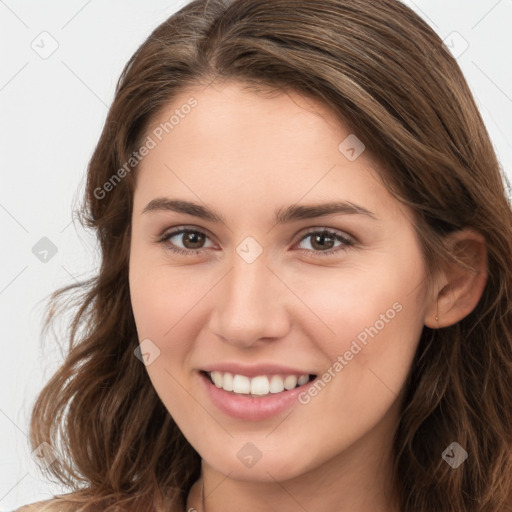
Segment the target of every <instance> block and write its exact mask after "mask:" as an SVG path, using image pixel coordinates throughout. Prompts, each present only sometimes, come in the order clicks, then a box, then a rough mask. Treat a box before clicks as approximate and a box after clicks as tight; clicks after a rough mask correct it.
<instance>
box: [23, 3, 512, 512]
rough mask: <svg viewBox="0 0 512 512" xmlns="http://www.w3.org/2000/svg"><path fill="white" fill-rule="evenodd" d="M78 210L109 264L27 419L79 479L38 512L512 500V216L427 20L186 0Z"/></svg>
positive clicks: (464, 89)
mask: <svg viewBox="0 0 512 512" xmlns="http://www.w3.org/2000/svg"><path fill="white" fill-rule="evenodd" d="M83 212H84V217H83V218H84V223H86V224H87V225H88V226H90V227H93V228H94V229H95V230H96V231H97V234H98V238H99V241H100V244H101V251H102V264H101V268H100V271H99V274H98V276H97V277H96V278H94V279H92V280H91V281H89V282H87V283H82V284H81V285H80V286H79V287H77V286H73V285H72V286H70V287H68V288H66V289H64V290H61V291H60V292H59V293H58V294H56V297H55V299H57V298H58V297H62V298H63V297H65V293H66V292H67V291H70V290H73V289H75V288H77V289H78V290H79V289H83V292H84V295H83V296H81V298H79V299H78V300H79V301H81V303H79V304H80V307H79V311H78V313H77V316H76V318H75V321H74V323H73V325H72V326H71V343H72V345H71V349H70V352H69V355H68V356H67V359H66V361H65V362H64V364H63V366H62V367H61V368H60V369H59V370H58V372H57V373H56V374H55V375H54V376H53V377H52V379H51V380H50V381H49V383H48V384H47V385H46V386H45V388H44V389H43V390H42V392H41V394H40V396H39V397H38V400H37V402H36V404H35V406H34V410H33V415H32V424H31V440H32V446H33V449H36V448H37V447H38V446H40V445H41V444H42V443H48V444H49V445H50V446H51V448H52V450H53V451H54V453H55V455H56V456H57V459H56V460H55V461H53V462H52V463H51V464H49V465H48V470H49V472H51V474H53V475H55V476H56V477H58V478H59V479H60V480H61V481H62V482H63V483H65V484H67V485H69V486H70V487H71V489H72V490H73V492H70V493H69V494H66V495H62V496H58V497H56V498H55V499H53V500H50V501H48V502H44V503H39V504H34V505H32V506H31V507H30V508H26V510H73V511H75V510H77V511H78V510H80V511H92V510H102V511H103V510H105V511H114V510H123V511H127V510H129V511H132V510H133V511H146V510H147V511H153V510H158V511H171V510H172V511H183V510H189V511H193V510H196V511H207V512H216V511H220V510H223V511H231V510H246V511H251V512H256V511H263V510H283V511H289V512H292V511H299V510H314V509H317V510H325V511H331V510H332V511H338V510H351V511H352V512H362V511H367V510H372V511H393V512H395V511H396V512H398V511H400V512H412V511H414V512H417V511H422V512H433V511H436V512H445V511H446V512H448V511H450V512H462V511H464V512H469V511H472V512H477V511H478V512H484V511H497V510H507V506H508V505H509V504H510V501H511V498H510V494H511V492H512V449H511V448H512V447H511V443H512V439H511V433H512V417H511V413H510V411H511V406H512V392H511V390H510V386H509V383H510V379H511V377H512V375H511V372H512V334H511V332H512V298H511V296H510V293H509V290H510V289H511V284H512V265H511V263H510V253H511V251H512V212H511V208H510V205H509V204H508V202H507V200H506V197H505V191H504V185H503V179H502V176H501V174H500V169H499V164H498V162H497V159H496V156H495V154H494V152H493V148H492V145H491V142H490V140H489V137H488V134H487V132H486V130H485V127H484V124H483V122H482V119H481V117H480V115H479V113H478V110H477V108H476V106H475V103H474V101H473V98H472V95H471V93H470V91H469V89H468V86H467V84H466V82H465V80H464V78H463V75H462V73H461V71H460V69H459V68H458V66H457V64H456V62H455V60H454V59H453V57H452V56H451V55H450V54H449V53H448V51H447V50H446V48H444V46H443V45H442V42H441V40H440V39H439V37H438V36H437V35H436V34H435V33H434V32H433V31H432V30H431V29H430V28H429V27H428V26H427V25H426V24H425V23H424V22H423V21H422V20H421V19H420V18H419V17H418V16H416V15H415V14H414V13H413V12H412V11H411V10H410V9H408V8H407V7H405V6H404V5H402V4H401V3H399V2H398V1H395V0H379V1H369V0H352V1H350V2H348V1H342V0H319V1H315V2H303V1H299V0H286V1H279V2H275V1H271V0H258V1H256V0H235V1H228V2H221V1H220V0H217V1H208V2H207V1H204V0H199V1H194V2H191V3H189V4H188V5H187V6H185V7H184V8H183V9H181V10H180V11H179V12H178V13H176V14H175V15H173V16H172V17H171V18H169V20H167V21H166V22H165V23H163V24H162V25H160V26H159V27H158V28H157V29H156V30H155V31H154V32H153V33H152V34H151V36H150V37H149V38H148V39H147V41H146V42H145V43H144V44H143V45H142V46H141V47H140V48H139V50H138V51H137V52H136V53H135V55H134V56H133V57H132V58H131V60H130V61H129V63H128V64H127V66H126V68H125V70H124V72H123V74H122V76H121V78H120V81H119V83H118V87H117V91H116V97H115V99H114V102H113V104H112V107H111V109H110V112H109V115H108V118H107V120H106V123H105V127H104V130H103V133H102V135H101V138H100V140H99V143H98V146H97V148H96V150H95V152H94V154H93V157H92V159H91V161H90V165H89V169H88V182H87V191H86V197H85V204H84V210H83ZM56 310H57V306H56V305H54V309H52V311H51V313H50V314H49V317H48V322H50V320H51V318H52V316H54V314H55V312H56ZM80 329H82V330H80ZM22 510H24V509H22Z"/></svg>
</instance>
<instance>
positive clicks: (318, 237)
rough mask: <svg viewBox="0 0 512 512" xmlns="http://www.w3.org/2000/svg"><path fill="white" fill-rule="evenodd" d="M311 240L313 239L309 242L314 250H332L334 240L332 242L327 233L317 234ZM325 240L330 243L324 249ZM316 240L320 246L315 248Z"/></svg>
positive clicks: (330, 236)
mask: <svg viewBox="0 0 512 512" xmlns="http://www.w3.org/2000/svg"><path fill="white" fill-rule="evenodd" d="M312 238H313V241H312V242H311V245H312V246H313V247H314V248H315V249H324V250H325V249H332V247H333V244H334V240H333V237H332V235H330V234H329V233H321V234H317V235H314V236H313V237H312ZM326 238H327V239H330V240H331V243H328V244H327V245H328V246H329V247H326V245H325V239H326ZM318 240H320V246H319V247H316V243H317V241H318Z"/></svg>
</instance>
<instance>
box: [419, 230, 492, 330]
mask: <svg viewBox="0 0 512 512" xmlns="http://www.w3.org/2000/svg"><path fill="white" fill-rule="evenodd" d="M447 241H448V244H449V246H450V247H451V250H452V253H453V254H454V256H456V257H457V259H458V260H459V261H460V263H456V262H450V263H446V264H445V265H444V268H443V272H442V279H439V281H438V284H437V285H436V290H435V293H434V295H433V298H432V302H431V304H430V305H429V308H428V311H427V314H426V316H425V325H426V326H427V327H430V328H431V329H439V328H441V327H448V326H450V325H453V324H456V323H457V322H458V321H460V320H462V319H463V318H464V317H466V316H467V315H469V314H470V313H471V312H472V311H473V310H474V309H475V307H476V305H477V304H478V301H479V300H480V297H481V296H482V293H483V291H484V288H485V284H486V282H487V272H488V270H487V248H486V244H485V238H484V237H483V236H482V235H481V234H480V233H478V232H477V231H474V230H472V229H464V230H461V231H457V232H456V233H453V234H450V235H448V240H447Z"/></svg>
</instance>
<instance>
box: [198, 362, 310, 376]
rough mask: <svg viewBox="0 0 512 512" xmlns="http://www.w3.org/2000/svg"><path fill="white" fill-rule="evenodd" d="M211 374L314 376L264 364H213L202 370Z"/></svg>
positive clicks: (284, 367) (300, 371) (306, 371)
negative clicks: (215, 372)
mask: <svg viewBox="0 0 512 512" xmlns="http://www.w3.org/2000/svg"><path fill="white" fill-rule="evenodd" d="M202 370H203V371H205V372H207V373H209V372H214V371H217V372H229V373H232V374H235V375H245V376H247V377H258V376H259V375H298V376H300V375H312V374H313V375H314V373H313V372H310V371H308V370H300V369H297V368H291V367H289V366H282V365H278V364H273V363H262V364H258V365H251V366H247V365H242V364H240V363H234V362H232V363H218V364H211V365H208V366H205V367H204V368H202Z"/></svg>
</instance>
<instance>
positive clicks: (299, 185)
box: [130, 83, 486, 512]
mask: <svg viewBox="0 0 512 512" xmlns="http://www.w3.org/2000/svg"><path fill="white" fill-rule="evenodd" d="M191 96H193V97H194V98H195V99H196V100H197V102H198V103H197V106H196V107H195V108H194V109H193V110H192V111H191V112H190V113H188V114H187V115H186V116H184V118H182V119H180V122H179V124H177V125H176V126H174V128H173V130H172V131H171V132H170V133H169V134H168V135H166V136H164V137H163V138H162V140H161V141H159V142H158V144H157V145H156V147H155V148H153V149H151V151H150V152H149V154H148V155H147V156H145V157H144V159H143V161H142V162H141V164H140V168H139V169H138V170H137V173H138V174H137V187H136V191H135V196H134V211H133V217H132V242H131V254H130V289H131V299H132V306H133V311H134V315H135V320H136V325H137V331H138V335H139V340H141V341H142V340H144V339H150V340H151V342H152V343H154V345H155V346H157V347H158V349H159V350H160V354H159V356H158V357H157V358H156V359H155V360H154V361H153V362H152V363H151V364H150V365H148V366H147V371H148V374H149V377H150V379H151V381H152V383H153V385H154V387H155V389H156V391H157V393H158V395H159V396H160V398H161V399H162V401H163V403H164V404H165V406H166V407H167V409H168V411H169V412H170V414H171V415H172V416H173V418H174V420H175V421H176V423H177V424H178V426H179V427H180V429H181V430H182V431H183V433H184V435H185V436H186V437H187V439H188V440H189V441H190V443H191V444H192V445H193V446H194V448H195V449H196V450H197V452H198V453H199V454H200V455H201V458H202V461H203V462H202V473H201V478H200V480H199V481H198V482H196V485H195V486H194V487H193V489H192V492H191V493H190V495H189V500H188V503H187V510H188V509H189V508H191V507H193V508H195V509H196V510H198V511H201V510H203V508H202V507H203V505H202V503H201V499H200V495H201V487H202V486H203V485H204V494H205V497H206V500H205V510H207V511H208V512H220V511H222V512H234V511H239V510H245V511H248V512H268V511H269V510H279V511H284V512H299V511H303V510H322V511H325V512H328V511H337V512H338V511H345V510H346V511H350V512H369V511H372V512H384V511H386V512H393V511H395V510H398V509H397V508H396V507H395V505H394V503H393V500H392V496H393V487H392V480H391V473H392V472H391V462H392V451H391V450H392V438H393V435H394V432H395V429H396V426H397V422H398V418H399V412H400V403H401V398H402V392H403V389H404V383H405V381H406V378H407V375H408V372H409V369H410V367H411V362H412V359H413V357H414V354H415V351H416V348H417V344H418V341H419V337H420V334H421V332H422V329H423V327H424V326H425V325H427V326H429V327H432V328H437V327H443V326H447V325H451V324H453V323H455V322H457V321H458V320H460V319H461V318H463V317H464V316H466V315H467V314H469V313H470V311H471V310H472V309H473V308H474V307H475V305H476V303H477V301H478V299H479V298H480V295H481V293H482V290H483V286H484V285H485V267H486V261H485V245H484V242H483V239H482V238H481V237H480V236H479V235H477V234H476V233H473V232H471V231H464V232H461V233H460V234H458V235H457V236H454V243H457V242H459V243H461V244H462V243H464V242H465V241H466V242H467V243H466V245H465V247H467V248H468V259H470V260H471V262H472V263H474V264H475V266H478V268H479V269H480V270H481V273H480V275H479V276H478V277H476V276H475V275H473V274H469V273H464V272H462V270H460V269H459V268H458V267H455V266H451V267H447V268H446V270H445V272H443V273H442V274H441V275H439V276H437V278H436V281H435V283H433V284H432V285H429V284H428V283H427V282H426V280H425V275H426V274H425V268H424V265H423V260H422V257H421V251H420V247H419V244H418V240H417V237H416V234H415V231H414V225H413V223H412V218H413V217H412V213H411V212H410V211H409V210H408V209H407V208H406V207H404V206H403V205H402V204H401V203H399V202H398V201H397V200H396V199H395V198H394V197H393V196H392V195H391V194H390V193H389V192H388V191H387V189H386V188H385V187H384V185H383V184H382V183H381V182H380V180H379V178H378V172H379V167H378V162H376V161H374V160H373V159H372V157H371V155H370V154H369V152H368V151H364V152H363V153H362V154H361V155H360V156H359V157H358V158H356V159H355V160H353V161H351V160H350V159H349V158H347V155H346V153H344V152H343V151H340V150H339V149H338V147H339V145H340V143H341V142H342V141H344V140H345V139H346V138H347V136H349V135H350V130H349V129H348V128H347V127H345V126H343V125H342V124H340V123H339V121H337V120H336V119H335V118H334V117H333V115H332V114H331V113H330V112H329V111H328V110H327V109H326V107H325V106H323V105H322V104H321V103H319V102H316V101H313V100H311V99H307V98H305V97H302V96H299V95H297V94H295V93H291V92H290V93H288V94H276V95H274V96H273V97H268V96H266V97H264V96H262V95H258V94H255V93H254V92H249V91H244V90H242V88H241V87H240V85H239V84H237V83H227V84H222V85H216V86H209V87H207V88H195V89H191V90H189V91H186V92H183V93H182V94H180V95H179V96H178V97H176V98H174V100H173V102H172V104H170V105H169V108H168V109H166V110H165V112H162V113H161V115H160V116H159V117H158V119H155V120H154V123H153V124H152V127H156V126H158V125H159V124H160V123H161V122H165V121H166V120H168V119H169V116H170V115H171V114H172V112H173V111H174V110H175V109H176V108H178V107H179V106H180V105H183V104H185V103H186V102H187V100H188V99H189V98H190V97H191ZM148 134H151V128H150V130H149V131H148ZM157 198H169V199H180V200H183V201H190V202H194V203H197V204H198V205H201V206H208V207H209V208H210V209H211V210H213V211H215V212H216V213H217V214H218V215H219V216H222V217H223V219H224V221H225V223H222V222H214V221H213V220H208V219H204V218H199V217H196V216H194V215H191V214H190V213H187V214H186V213H180V212H176V211H171V210H165V209H155V210H152V211H146V212H144V209H145V207H146V206H147V205H148V204H149V203H150V202H151V201H153V200H155V199H157ZM332 201H338V202H345V203H347V204H350V205H352V206H353V205H357V207H358V211H359V212H353V211H352V212H347V211H346V212H344V213H335V214H331V215H323V216H320V217H316V218H309V219H296V220H293V221H291V222H286V223H283V224H275V223H274V222H273V216H274V212H275V211H276V210H279V209H281V210H284V209H285V208H287V207H288V206H290V205H317V204H322V203H327V202H332ZM363 209H364V211H365V212H367V213H361V212H363ZM182 227H186V228H187V229H189V230H190V231H189V235H190V234H192V235H193V234H194V233H195V234H196V238H195V239H193V243H195V245H193V244H192V242H191V241H190V239H189V237H188V236H187V233H185V234H178V235H175V236H173V237H172V238H169V239H168V240H166V241H158V239H159V237H161V236H162V235H164V234H169V233H170V232H171V231H175V230H177V228H182ZM324 228H326V229H328V230H329V231H330V232H333V233H334V234H335V235H340V236H341V237H343V239H344V240H345V241H340V240H339V239H336V238H335V237H333V236H332V235H331V236H330V237H329V236H328V237H327V238H326V239H324V242H323V243H324V247H325V248H324V249H323V248H322V245H321V244H322V241H321V240H318V231H322V230H323V229H324ZM190 232H191V233H190ZM314 233H316V234H317V236H315V234H314ZM308 234H309V236H307V235H308ZM197 236H199V238H197ZM201 236H202V238H201ZM247 237H252V239H251V240H254V241H255V242H256V243H254V242H252V241H251V244H252V245H250V246H247V245H245V246H244V245H242V247H245V248H246V249H248V250H249V251H252V254H256V252H255V251H258V250H259V249H261V254H259V255H258V256H257V257H256V258H255V259H254V261H252V262H250V263H248V262H247V260H245V259H244V258H243V257H241V255H240V254H242V253H241V252H240V253H239V252H237V247H240V244H241V243H242V242H244V241H246V238H247ZM198 241H199V242H201V241H204V242H203V243H202V244H201V243H198ZM246 242H247V241H246ZM172 245H174V246H175V247H178V248H181V249H189V251H191V253H190V254H187V255H184V254H178V253H174V252H172V251H171V250H170V249H169V247H170V246H172ZM258 248H259V249H258ZM329 249H333V252H332V253H331V254H330V255H322V252H325V250H329ZM334 251H336V252H334ZM448 290H449V293H448V292H447V291H448ZM382 315H384V318H383V316H382ZM436 316H437V318H438V319H437V320H436ZM371 326H373V327H374V329H375V330H377V331H378V332H377V334H374V336H371V337H370V336H369V335H368V336H367V340H366V344H362V343H361V342H360V343H359V346H360V348H361V350H360V351H359V352H357V354H354V353H353V352H352V353H353V356H352V357H350V355H347V356H346V357H345V354H347V351H350V349H351V347H354V345H353V342H354V340H360V339H361V338H364V335H362V334H361V333H364V332H367V331H365V329H368V328H370V327H371ZM373 333H375V331H373ZM367 334H368V332H367ZM358 336H359V338H358ZM339 356H341V357H342V358H343V360H344V361H345V362H346V364H343V365H342V369H341V370H339V371H336V370H334V369H333V364H334V363H335V362H336V361H339V359H338V357H339ZM349 357H350V358H349ZM224 362H238V363H240V364H246V365H256V364H259V363H276V364H285V365H287V366H291V367H293V368H300V369H302V370H304V372H306V373H309V374H315V375H317V376H320V377H321V376H323V375H324V374H325V373H326V372H328V369H329V368H331V379H330V380H329V382H328V383H327V384H326V385H325V387H323V388H322V389H321V390H320V391H319V392H317V394H314V396H311V395H307V396H309V398H310V399H309V401H308V402H307V403H301V402H299V401H297V402H295V403H294V404H293V405H292V406H291V407H290V408H289V409H287V410H286V411H285V412H283V413H280V414H278V415H276V416H273V417H270V418H267V419H264V420H258V421H245V420H242V419H239V418H234V417H232V416H230V415H229V414H226V413H225V412H223V411H221V410H219V408H218V407H217V406H216V405H215V404H214V403H212V401H211V399H210V397H209V396H208V394H207V393H206V392H205V386H204V382H203V377H202V376H201V375H200V373H199V371H200V370H201V369H203V368H205V366H207V365H209V364H213V363H224ZM333 373H334V374H335V376H334V377H333V376H332V374H333ZM306 388H307V386H306ZM305 396H306V395H303V398H304V397H305ZM246 443H251V446H255V447H256V448H257V451H258V452H259V453H260V454H261V458H260V459H259V460H258V462H257V463H256V464H254V465H253V466H251V467H248V466H247V465H245V464H244V463H242V461H241V459H240V458H239V456H238V454H239V451H240V450H241V448H242V447H243V446H244V445H246ZM255 453H256V452H255Z"/></svg>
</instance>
